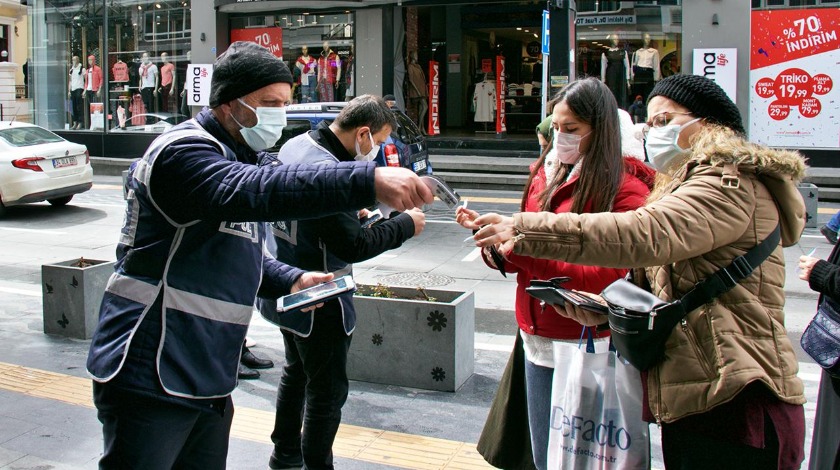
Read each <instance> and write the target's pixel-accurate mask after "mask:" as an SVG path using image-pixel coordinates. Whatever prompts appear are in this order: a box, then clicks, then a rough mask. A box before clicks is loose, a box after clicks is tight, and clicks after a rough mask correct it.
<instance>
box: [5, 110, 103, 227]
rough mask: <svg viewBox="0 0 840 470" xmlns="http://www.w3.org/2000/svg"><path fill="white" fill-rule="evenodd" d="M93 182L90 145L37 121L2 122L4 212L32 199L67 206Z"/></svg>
mask: <svg viewBox="0 0 840 470" xmlns="http://www.w3.org/2000/svg"><path fill="white" fill-rule="evenodd" d="M91 186H93V168H91V166H90V155H89V154H88V151H87V147H85V146H84V145H80V144H74V143H72V142H68V141H66V140H64V139H63V138H61V137H59V136H57V135H55V134H53V133H52V132H50V131H48V130H46V129H44V128H43V127H39V126H36V125H34V124H29V123H24V122H10V121H2V122H0V215H3V213H4V212H5V211H6V208H7V207H10V206H17V205H20V204H26V203H30V202H40V201H47V202H49V203H50V204H52V205H54V206H63V205H65V204H67V203H68V202H70V200H71V199H73V195H74V194H78V193H82V192H85V191H87V190H88V189H90V188H91Z"/></svg>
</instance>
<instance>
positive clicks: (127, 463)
mask: <svg viewBox="0 0 840 470" xmlns="http://www.w3.org/2000/svg"><path fill="white" fill-rule="evenodd" d="M93 387H94V403H95V404H96V409H97V417H98V418H99V421H100V422H101V423H102V434H103V437H104V443H105V453H104V454H102V459H100V460H99V468H100V469H102V470H105V469H128V468H131V469H150V470H157V469H169V468H173V469H196V470H198V469H202V470H206V469H224V468H225V465H226V461H227V452H228V440H229V438H230V425H231V421H232V420H233V402H232V401H231V399H230V397H228V398H227V403H226V405H225V409H224V410H223V412H221V413H220V412H219V411H218V410H216V409H213V408H210V407H208V408H206V409H199V408H194V407H191V406H185V405H180V404H177V403H173V402H169V401H164V400H158V399H155V398H152V397H148V396H144V395H138V394H135V393H132V392H128V391H125V390H123V389H120V388H117V387H114V386H113V385H109V384H99V383H94V385H93Z"/></svg>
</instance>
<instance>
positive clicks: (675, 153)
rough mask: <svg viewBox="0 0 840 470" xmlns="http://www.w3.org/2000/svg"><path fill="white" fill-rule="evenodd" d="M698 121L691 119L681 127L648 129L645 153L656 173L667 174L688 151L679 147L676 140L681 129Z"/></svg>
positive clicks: (672, 125) (668, 126) (671, 126)
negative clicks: (674, 163) (673, 164)
mask: <svg viewBox="0 0 840 470" xmlns="http://www.w3.org/2000/svg"><path fill="white" fill-rule="evenodd" d="M700 119H701V118H697V119H692V120H691V121H688V122H687V123H685V124H683V125H678V124H671V125H667V126H662V127H651V128H650V130H649V131H648V132H647V137H646V138H645V151H646V152H647V155H648V158H649V159H650V162H651V163H652V164H653V167H654V168H655V169H656V170H657V171H661V172H668V170H669V167H670V166H671V164H672V163H673V162H674V160H675V159H677V158H678V157H680V156H681V155H684V154H685V153H686V152H688V150H689V149H684V148H682V147H680V146H679V144H677V140H678V139H679V138H680V133H681V132H682V131H683V129H685V128H686V127H688V126H690V125H692V124H694V123H695V122H697V121H699V120H700Z"/></svg>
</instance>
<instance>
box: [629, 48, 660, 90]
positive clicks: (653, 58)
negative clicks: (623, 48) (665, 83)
mask: <svg viewBox="0 0 840 470" xmlns="http://www.w3.org/2000/svg"><path fill="white" fill-rule="evenodd" d="M631 75H632V77H633V96H637V95H640V96H641V97H642V101H643V102H644V101H646V100H647V97H648V95H649V94H650V92H651V91H652V90H653V85H654V84H655V83H656V82H658V81H659V79H660V78H662V77H661V73H660V71H659V51H657V50H656V49H654V48H652V47H643V48H641V49H639V50H637V51H636V52H634V53H633V66H632V69H631Z"/></svg>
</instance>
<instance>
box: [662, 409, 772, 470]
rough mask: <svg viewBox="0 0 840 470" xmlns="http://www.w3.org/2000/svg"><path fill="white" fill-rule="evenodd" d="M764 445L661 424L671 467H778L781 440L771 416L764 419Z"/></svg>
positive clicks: (680, 469)
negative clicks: (745, 443)
mask: <svg viewBox="0 0 840 470" xmlns="http://www.w3.org/2000/svg"><path fill="white" fill-rule="evenodd" d="M764 436H765V437H764V449H758V448H755V447H750V446H747V445H744V444H739V443H735V442H730V441H725V440H719V439H713V438H711V437H708V436H706V435H704V434H699V433H691V432H685V431H680V430H675V429H674V428H673V427H671V426H668V425H667V424H663V425H662V455H663V457H664V460H665V468H667V469H668V470H707V469H727V468H732V469H738V470H770V469H775V468H778V467H779V441H778V438H777V437H776V429H775V428H774V427H773V420H771V419H770V417H765V419H764Z"/></svg>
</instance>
